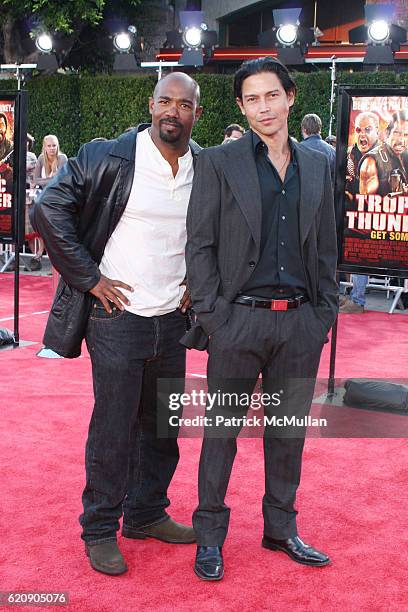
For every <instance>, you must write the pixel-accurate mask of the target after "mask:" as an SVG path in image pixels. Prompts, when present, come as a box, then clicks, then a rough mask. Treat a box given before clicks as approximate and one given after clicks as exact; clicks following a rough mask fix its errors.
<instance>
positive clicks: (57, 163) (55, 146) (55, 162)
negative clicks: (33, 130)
mask: <svg viewBox="0 0 408 612" xmlns="http://www.w3.org/2000/svg"><path fill="white" fill-rule="evenodd" d="M67 159H68V158H67V156H66V155H65V154H64V153H61V152H60V148H59V142H58V138H57V137H56V136H54V134H48V135H47V136H44V139H43V146H42V153H41V154H40V155H39V157H38V159H37V163H36V165H35V169H34V184H35V186H36V187H37V186H38V187H40V188H44V187H45V186H46V185H47V184H48V183H49V182H50V180H51V179H52V178H53V177H54V176H56V174H57V173H58V171H59V170H60V169H61V168H62V167H63V166H64V164H65V163H66V161H67ZM36 238H37V241H38V250H37V252H36V255H35V257H33V258H32V260H31V263H30V267H31V270H41V257H42V255H43V253H44V250H45V247H44V240H43V239H42V238H41V236H39V235H38V236H37V237H36Z"/></svg>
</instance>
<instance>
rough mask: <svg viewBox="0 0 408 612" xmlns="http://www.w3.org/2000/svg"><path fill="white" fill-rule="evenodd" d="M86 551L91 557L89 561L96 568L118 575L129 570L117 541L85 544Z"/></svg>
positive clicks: (104, 572)
mask: <svg viewBox="0 0 408 612" xmlns="http://www.w3.org/2000/svg"><path fill="white" fill-rule="evenodd" d="M85 552H86V554H87V555H88V557H89V562H90V564H91V566H92V567H93V569H94V570H96V571H97V572H102V574H109V575H110V576H118V575H119V574H124V573H125V572H127V570H128V566H127V565H126V563H125V560H124V558H123V557H122V553H121V552H120V550H119V547H118V544H117V542H113V541H112V542H103V544H93V545H89V544H85Z"/></svg>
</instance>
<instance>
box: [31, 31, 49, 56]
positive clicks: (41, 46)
mask: <svg viewBox="0 0 408 612" xmlns="http://www.w3.org/2000/svg"><path fill="white" fill-rule="evenodd" d="M35 46H36V47H37V49H38V50H39V51H41V53H51V51H52V38H51V36H50V35H49V34H47V33H46V32H43V33H42V34H39V35H38V36H37V37H36V39H35Z"/></svg>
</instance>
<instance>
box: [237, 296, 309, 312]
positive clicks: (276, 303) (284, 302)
mask: <svg viewBox="0 0 408 612" xmlns="http://www.w3.org/2000/svg"><path fill="white" fill-rule="evenodd" d="M308 301H309V298H308V297H306V296H305V295H298V296H295V297H291V298H286V299H278V300H263V299H262V298H258V297H253V296H250V295H239V296H238V297H236V298H235V300H234V303H235V304H243V305H244V306H252V308H267V309H268V310H289V309H290V308H298V307H299V306H300V305H301V304H304V303H305V302H308Z"/></svg>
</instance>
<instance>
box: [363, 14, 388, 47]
mask: <svg viewBox="0 0 408 612" xmlns="http://www.w3.org/2000/svg"><path fill="white" fill-rule="evenodd" d="M367 34H368V38H369V39H370V40H371V42H373V43H374V44H378V45H380V44H383V43H385V42H386V41H387V40H388V39H389V37H390V26H389V25H388V23H387V22H386V21H384V20H383V19H376V20H374V21H372V22H371V23H370V24H369V26H368V30H367Z"/></svg>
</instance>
